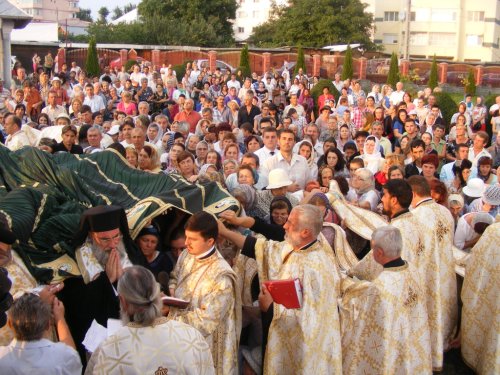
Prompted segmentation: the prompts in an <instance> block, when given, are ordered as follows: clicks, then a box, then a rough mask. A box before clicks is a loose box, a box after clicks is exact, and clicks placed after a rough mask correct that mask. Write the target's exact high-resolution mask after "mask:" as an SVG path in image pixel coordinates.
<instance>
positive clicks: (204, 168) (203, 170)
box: [199, 164, 217, 174]
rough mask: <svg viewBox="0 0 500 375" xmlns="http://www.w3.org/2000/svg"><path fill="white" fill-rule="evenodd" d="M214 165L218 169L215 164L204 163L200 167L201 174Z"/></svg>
mask: <svg viewBox="0 0 500 375" xmlns="http://www.w3.org/2000/svg"><path fill="white" fill-rule="evenodd" d="M210 167H214V168H215V170H217V167H216V166H215V165H214V164H203V165H202V166H201V168H200V171H199V174H205V173H207V170H208V168H210Z"/></svg>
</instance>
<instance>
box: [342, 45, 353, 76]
mask: <svg viewBox="0 0 500 375" xmlns="http://www.w3.org/2000/svg"><path fill="white" fill-rule="evenodd" d="M352 65H353V61H352V49H351V46H347V50H346V51H345V56H344V65H343V66H342V79H343V80H345V79H348V78H349V79H352V76H353V75H354V71H353V67H352Z"/></svg>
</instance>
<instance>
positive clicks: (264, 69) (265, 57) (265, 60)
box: [262, 52, 271, 74]
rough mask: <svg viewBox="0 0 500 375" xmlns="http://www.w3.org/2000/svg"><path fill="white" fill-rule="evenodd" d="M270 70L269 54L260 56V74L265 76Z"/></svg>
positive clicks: (265, 53)
mask: <svg viewBox="0 0 500 375" xmlns="http://www.w3.org/2000/svg"><path fill="white" fill-rule="evenodd" d="M270 70H271V54H270V53H269V52H264V53H263V54H262V74H266V73H267V72H269V71H270Z"/></svg>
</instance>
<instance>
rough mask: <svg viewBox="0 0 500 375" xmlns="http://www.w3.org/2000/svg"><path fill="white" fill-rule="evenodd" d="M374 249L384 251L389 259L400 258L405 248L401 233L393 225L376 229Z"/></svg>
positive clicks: (373, 235)
mask: <svg viewBox="0 0 500 375" xmlns="http://www.w3.org/2000/svg"><path fill="white" fill-rule="evenodd" d="M372 248H373V249H375V248H379V249H382V250H383V251H384V255H385V256H386V257H388V258H397V257H399V256H400V255H401V249H402V248H403V238H402V237H401V232H400V231H399V229H398V228H396V227H394V226H392V225H386V226H383V227H380V228H377V229H375V230H374V231H373V233H372Z"/></svg>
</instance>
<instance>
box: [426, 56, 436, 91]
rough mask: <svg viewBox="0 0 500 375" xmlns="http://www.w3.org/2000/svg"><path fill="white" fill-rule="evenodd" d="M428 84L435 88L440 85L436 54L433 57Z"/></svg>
mask: <svg viewBox="0 0 500 375" xmlns="http://www.w3.org/2000/svg"><path fill="white" fill-rule="evenodd" d="M427 86H429V87H430V88H431V89H433V90H434V88H435V87H437V86H438V66H437V62H436V55H434V57H433V58H432V65H431V73H430V75H429V83H428V84H427Z"/></svg>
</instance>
